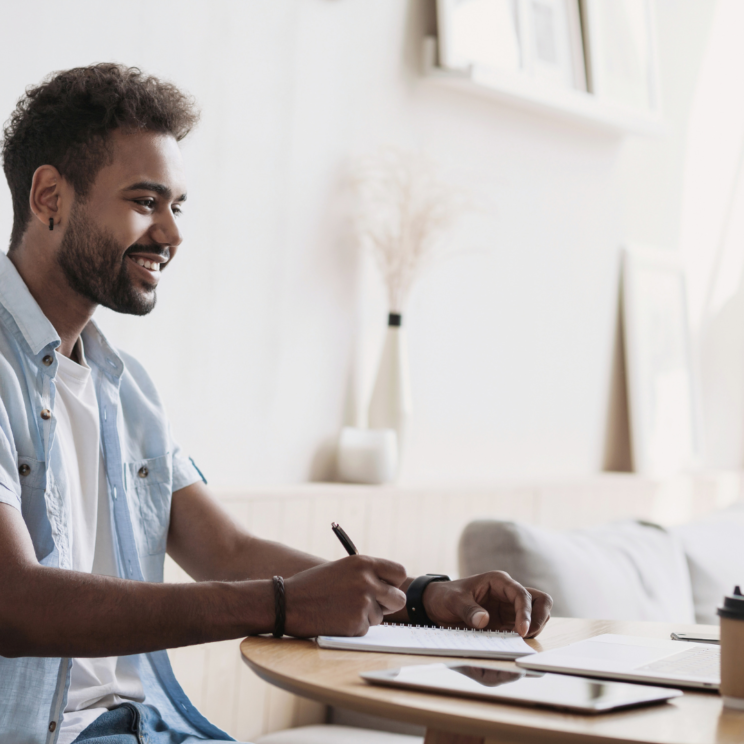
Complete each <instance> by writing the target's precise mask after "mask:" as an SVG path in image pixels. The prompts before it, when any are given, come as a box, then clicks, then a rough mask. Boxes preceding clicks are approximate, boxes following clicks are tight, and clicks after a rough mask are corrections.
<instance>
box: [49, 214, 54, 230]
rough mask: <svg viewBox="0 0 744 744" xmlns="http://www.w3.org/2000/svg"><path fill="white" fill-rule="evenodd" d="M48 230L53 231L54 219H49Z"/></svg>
mask: <svg viewBox="0 0 744 744" xmlns="http://www.w3.org/2000/svg"><path fill="white" fill-rule="evenodd" d="M49 229H50V230H54V217H50V218H49Z"/></svg>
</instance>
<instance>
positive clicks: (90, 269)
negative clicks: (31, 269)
mask: <svg viewBox="0 0 744 744" xmlns="http://www.w3.org/2000/svg"><path fill="white" fill-rule="evenodd" d="M153 248H154V246H144V245H142V246H141V245H132V246H130V247H129V248H128V249H127V251H126V253H124V254H122V251H121V246H120V245H119V244H118V243H117V242H116V240H115V239H114V237H113V236H112V235H111V234H110V233H109V232H107V231H106V230H103V229H102V228H100V227H98V226H97V225H95V224H94V223H93V222H92V221H91V220H90V219H89V218H88V217H87V215H85V214H84V212H83V210H82V209H81V208H80V207H79V206H77V205H76V206H74V207H73V208H72V212H71V214H70V222H69V224H68V226H67V230H66V231H65V235H64V237H63V238H62V244H61V246H60V250H59V252H58V253H57V262H58V263H59V265H60V267H61V268H62V271H63V272H64V274H65V277H66V278H67V281H68V283H69V284H70V286H71V287H72V289H74V290H75V291H76V292H77V293H78V294H80V295H82V296H83V297H85V298H86V299H88V300H90V301H91V302H94V303H95V304H96V305H103V306H104V307H107V308H109V309H110V310H114V311H116V312H117V313H127V314H129V315H147V313H149V312H150V311H151V310H152V309H153V308H154V307H155V302H156V301H157V297H156V294H155V288H154V287H151V288H147V289H145V288H143V287H141V286H140V287H139V288H138V287H135V285H134V282H133V281H132V278H131V277H130V276H129V269H128V266H127V262H128V261H129V259H128V258H127V254H128V253H130V252H135V251H136V252H137V253H157V254H159V255H161V254H162V252H161V251H159V250H153Z"/></svg>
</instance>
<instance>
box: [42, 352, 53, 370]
mask: <svg viewBox="0 0 744 744" xmlns="http://www.w3.org/2000/svg"><path fill="white" fill-rule="evenodd" d="M41 361H42V362H43V363H44V364H45V366H47V367H51V366H52V362H53V361H54V357H53V356H52V355H51V354H47V355H46V356H45V357H44V358H43V359H42V360H41Z"/></svg>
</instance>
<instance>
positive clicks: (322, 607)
mask: <svg viewBox="0 0 744 744" xmlns="http://www.w3.org/2000/svg"><path fill="white" fill-rule="evenodd" d="M405 580H406V571H405V569H404V568H403V566H401V565H400V564H399V563H394V562H393V561H388V560H384V559H382V558H370V557H368V556H365V555H350V556H349V557H348V558H342V559H341V560H338V561H333V562H330V563H323V564H321V565H319V566H314V567H313V568H309V569H307V570H305V571H302V572H300V573H297V574H295V575H294V576H292V577H290V578H288V579H285V580H284V587H285V599H286V607H287V614H286V624H285V630H286V632H287V634H288V635H292V636H296V637H298V638H311V637H313V636H317V635H339V636H362V635H364V634H365V633H366V632H367V630H369V627H370V625H379V624H380V623H381V622H382V619H383V616H384V615H390V614H392V613H394V612H398V611H399V610H401V609H402V608H403V607H405V605H406V595H405V593H404V592H402V591H401V590H400V589H399V588H398V587H399V586H400V585H401V584H402V583H403V582H404V581H405Z"/></svg>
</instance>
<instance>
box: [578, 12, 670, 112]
mask: <svg viewBox="0 0 744 744" xmlns="http://www.w3.org/2000/svg"><path fill="white" fill-rule="evenodd" d="M581 15H582V24H583V29H584V47H585V57H586V70H587V80H588V90H589V92H590V93H592V94H594V95H595V96H596V97H597V99H599V100H601V101H604V102H609V103H612V104H615V105H617V106H621V107H623V108H627V109H631V110H635V111H640V112H644V113H650V114H656V115H658V114H660V112H661V95H660V88H659V70H658V59H657V45H656V22H655V14H654V7H653V3H652V1H651V0H612V2H608V1H607V0H581Z"/></svg>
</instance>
